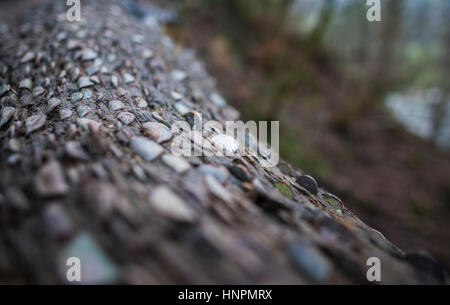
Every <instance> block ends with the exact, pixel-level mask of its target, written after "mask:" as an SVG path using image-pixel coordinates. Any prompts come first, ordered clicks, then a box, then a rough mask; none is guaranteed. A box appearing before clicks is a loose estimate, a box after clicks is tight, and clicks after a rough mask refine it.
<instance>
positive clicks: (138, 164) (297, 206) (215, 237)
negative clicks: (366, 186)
mask: <svg viewBox="0 0 450 305" xmlns="http://www.w3.org/2000/svg"><path fill="white" fill-rule="evenodd" d="M66 10H67V7H66V6H65V5H64V1H47V2H46V4H41V5H40V6H39V7H37V8H35V9H34V10H32V11H30V12H28V13H26V14H25V15H24V16H23V21H22V23H21V25H20V26H14V27H11V28H10V29H8V30H2V31H3V32H2V39H1V42H0V84H1V91H0V94H1V96H0V98H1V100H0V112H1V119H0V126H1V130H0V155H1V158H0V282H1V283H71V282H70V274H68V271H70V270H68V269H69V268H70V267H71V266H72V265H71V264H72V263H73V259H72V260H71V258H75V259H79V262H80V264H81V283H132V284H134V283H157V284H159V283H258V284H261V283H280V284H282V283H293V284H296V283H335V282H339V283H367V278H366V272H367V269H368V268H369V267H370V266H367V260H368V258H369V257H377V258H379V259H380V261H381V264H382V283H439V282H440V283H442V282H443V281H444V273H443V271H442V270H441V269H440V268H439V267H438V264H437V263H436V262H434V261H433V260H432V259H430V258H428V257H427V256H425V255H421V254H405V253H404V252H403V251H401V250H400V249H398V248H397V247H396V246H395V245H393V244H392V243H390V242H389V241H388V240H387V239H386V238H384V236H383V235H382V234H381V233H379V232H377V231H375V230H373V229H371V228H370V227H369V226H367V225H365V224H364V223H363V222H362V221H360V220H359V219H358V218H357V217H356V216H355V215H353V214H352V213H351V212H350V211H349V210H348V209H346V208H345V207H343V205H342V203H341V202H340V201H339V199H338V198H337V197H336V196H334V195H331V194H327V193H326V192H325V191H324V190H323V189H321V188H318V189H317V188H316V185H315V183H314V181H313V180H312V179H311V178H309V177H306V176H302V175H301V174H300V172H299V171H297V170H294V169H293V168H291V166H290V165H289V164H287V163H284V162H281V163H280V165H279V166H278V167H271V168H264V167H263V164H264V162H265V159H264V158H266V156H264V155H263V154H262V153H261V152H258V150H256V149H250V150H249V151H248V152H247V153H245V154H241V155H237V156H234V157H227V156H209V157H207V156H192V157H176V156H174V155H173V154H172V152H171V149H170V147H171V146H170V145H171V139H173V138H174V137H175V136H176V134H172V132H171V130H170V129H169V128H168V126H171V125H172V124H173V123H174V122H175V121H188V122H191V119H192V117H193V116H195V115H198V114H200V113H201V114H202V116H203V119H204V120H213V119H214V120H218V121H220V122H224V121H225V120H235V119H236V118H237V115H238V113H237V111H236V110H234V109H233V108H232V107H230V106H228V105H227V104H226V103H225V102H224V100H223V99H221V98H220V96H219V95H218V94H217V93H216V88H215V85H214V81H213V80H212V79H211V78H210V77H209V76H208V74H207V73H206V72H205V70H204V69H203V67H202V65H201V64H200V63H199V62H198V61H197V60H196V59H195V57H194V55H193V53H192V52H190V51H188V50H183V49H179V48H177V47H176V46H175V45H174V43H173V42H172V41H171V40H170V39H169V38H168V37H167V36H166V35H164V33H163V31H162V30H161V27H160V25H161V22H163V20H164V16H165V15H164V14H161V13H160V11H159V10H158V9H157V8H156V7H146V6H137V5H136V4H135V3H133V2H131V1H106V0H98V1H89V2H83V7H82V14H81V17H82V20H81V21H80V22H72V23H70V22H67V21H66V18H65V17H66V14H65V13H66ZM161 16H163V18H161ZM205 137H207V135H205ZM206 140H207V139H206V138H205V141H206ZM216 144H217V143H216ZM218 145H219V144H218ZM219 146H220V145H219ZM342 174H343V175H345V173H342ZM68 275H69V276H68Z"/></svg>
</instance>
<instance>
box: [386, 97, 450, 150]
mask: <svg viewBox="0 0 450 305" xmlns="http://www.w3.org/2000/svg"><path fill="white" fill-rule="evenodd" d="M441 94H442V93H441V91H440V90H439V89H436V88H435V89H428V90H419V89H414V90H409V91H408V92H406V93H405V94H400V93H392V94H389V95H388V96H387V98H386V106H387V108H388V109H389V110H390V112H391V113H392V114H393V116H394V117H395V119H396V120H397V121H398V122H400V123H401V124H402V125H403V126H404V127H405V128H406V129H407V130H408V131H410V132H411V133H413V134H416V135H418V136H420V137H422V138H424V139H431V140H433V141H435V143H436V144H437V145H438V146H439V147H442V148H445V149H450V102H449V103H447V105H446V108H445V113H444V115H443V122H442V128H441V130H440V131H439V132H438V133H437V134H435V133H434V130H433V121H434V118H433V109H434V107H435V105H436V103H438V101H439V100H440V98H441Z"/></svg>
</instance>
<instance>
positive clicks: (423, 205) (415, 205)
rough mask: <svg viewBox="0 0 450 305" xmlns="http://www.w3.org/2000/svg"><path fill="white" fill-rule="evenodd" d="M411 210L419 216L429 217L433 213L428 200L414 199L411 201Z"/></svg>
mask: <svg viewBox="0 0 450 305" xmlns="http://www.w3.org/2000/svg"><path fill="white" fill-rule="evenodd" d="M411 212H412V213H413V214H414V215H415V216H417V217H418V218H427V217H429V216H430V214H431V209H430V207H429V204H428V203H427V202H426V201H423V200H421V199H414V200H413V201H412V203H411Z"/></svg>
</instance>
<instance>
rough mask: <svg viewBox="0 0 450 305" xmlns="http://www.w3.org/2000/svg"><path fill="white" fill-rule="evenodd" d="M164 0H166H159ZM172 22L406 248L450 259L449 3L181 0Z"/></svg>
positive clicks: (313, 166)
mask: <svg viewBox="0 0 450 305" xmlns="http://www.w3.org/2000/svg"><path fill="white" fill-rule="evenodd" d="M160 3H161V4H163V5H166V6H167V1H161V2H160ZM169 4H170V5H172V8H174V9H175V10H177V11H178V13H179V18H178V19H177V21H176V22H174V23H173V24H171V25H169V26H168V27H167V32H168V33H169V34H170V35H171V36H172V37H173V38H174V39H175V41H176V42H177V43H179V44H180V45H181V46H183V47H190V48H193V49H194V50H195V51H196V52H197V53H198V55H199V57H200V58H201V59H203V60H204V61H205V62H206V68H207V70H208V71H209V72H210V73H211V74H212V75H213V76H214V77H216V78H217V80H218V83H217V84H218V87H219V88H220V89H221V91H222V92H223V94H224V96H225V97H226V98H227V100H228V102H229V103H231V104H233V105H234V106H236V107H237V108H238V109H239V110H240V111H241V113H242V119H243V120H249V119H255V120H279V121H280V137H281V139H280V153H281V155H282V157H283V158H284V159H285V160H287V161H289V162H291V163H292V164H293V165H294V166H296V167H298V168H300V169H302V170H303V171H304V172H305V173H307V174H310V175H313V176H314V177H316V179H317V180H318V182H319V184H320V185H322V186H324V187H326V188H327V189H328V190H329V191H331V192H334V193H335V194H337V195H338V196H340V197H342V199H343V200H344V202H345V203H346V205H347V206H348V207H349V208H350V209H351V210H353V211H354V212H355V213H356V214H357V215H359V216H360V218H361V219H362V220H363V221H365V222H366V223H368V224H369V225H371V226H373V227H374V228H377V229H379V230H380V231H382V232H383V234H385V235H386V237H387V238H388V239H391V240H392V241H393V242H395V243H396V244H398V245H399V246H401V247H402V248H403V249H404V250H406V251H417V250H419V249H423V250H426V251H427V252H429V253H431V254H432V255H433V256H435V257H436V258H438V259H439V260H440V261H441V262H443V263H444V265H445V267H446V268H447V270H449V269H450V244H449V240H450V220H449V219H450V152H449V149H450V103H449V101H450V96H449V93H450V92H449V91H450V73H449V72H450V52H449V51H450V2H449V1H448V0H382V1H381V4H382V8H381V22H368V20H367V18H366V13H367V10H368V8H369V6H367V5H366V1H365V0H258V1H248V0H227V1H210V0H183V1H171V2H169Z"/></svg>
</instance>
